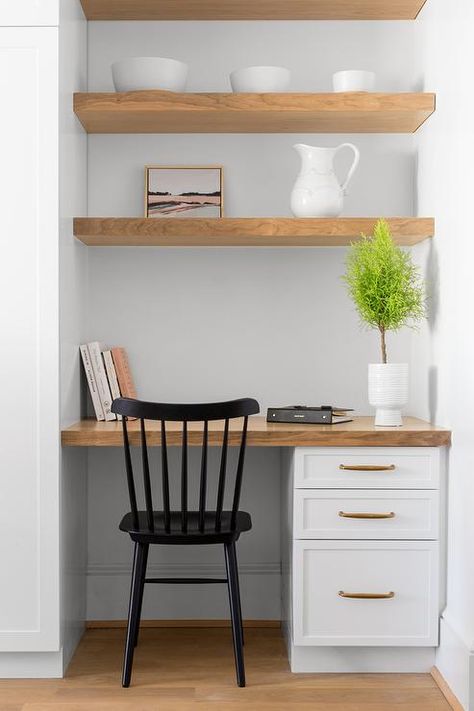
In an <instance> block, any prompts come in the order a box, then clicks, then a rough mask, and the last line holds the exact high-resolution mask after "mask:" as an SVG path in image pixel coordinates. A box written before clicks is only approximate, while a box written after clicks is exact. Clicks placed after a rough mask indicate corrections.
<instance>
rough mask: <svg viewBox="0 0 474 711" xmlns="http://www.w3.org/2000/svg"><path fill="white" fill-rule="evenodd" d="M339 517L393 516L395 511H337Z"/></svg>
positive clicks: (373, 517) (372, 517)
mask: <svg viewBox="0 0 474 711" xmlns="http://www.w3.org/2000/svg"><path fill="white" fill-rule="evenodd" d="M339 516H340V517H341V518H371V519H375V518H395V511H387V513H348V512H347V511H339Z"/></svg>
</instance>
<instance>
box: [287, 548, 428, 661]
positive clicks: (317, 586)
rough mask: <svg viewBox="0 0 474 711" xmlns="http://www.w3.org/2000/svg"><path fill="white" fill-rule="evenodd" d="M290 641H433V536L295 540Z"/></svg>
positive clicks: (372, 643) (390, 643) (393, 643)
mask: <svg viewBox="0 0 474 711" xmlns="http://www.w3.org/2000/svg"><path fill="white" fill-rule="evenodd" d="M293 556H294V557H293V570H294V589H295V591H297V592H296V594H295V597H294V641H295V644H301V645H332V646H338V647H339V646H344V645H360V646H391V647H394V646H426V645H431V646H434V645H436V644H437V643H438V546H437V544H436V543H434V542H432V541H423V542H421V541H419V542H414V541H396V542H395V541H385V542H381V541H370V542H367V541H365V542H360V541H295V543H294V554H293Z"/></svg>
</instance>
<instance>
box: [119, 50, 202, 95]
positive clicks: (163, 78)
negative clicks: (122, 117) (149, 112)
mask: <svg viewBox="0 0 474 711" xmlns="http://www.w3.org/2000/svg"><path fill="white" fill-rule="evenodd" d="M112 77H113V80H114V85H115V91H145V90H147V89H163V90H165V91H184V89H185V87H186V79H187V77H188V65H187V64H185V63H184V62H179V61H178V60H177V59H167V58H165V57H128V58H127V59H122V60H120V61H119V62H115V63H114V64H112Z"/></svg>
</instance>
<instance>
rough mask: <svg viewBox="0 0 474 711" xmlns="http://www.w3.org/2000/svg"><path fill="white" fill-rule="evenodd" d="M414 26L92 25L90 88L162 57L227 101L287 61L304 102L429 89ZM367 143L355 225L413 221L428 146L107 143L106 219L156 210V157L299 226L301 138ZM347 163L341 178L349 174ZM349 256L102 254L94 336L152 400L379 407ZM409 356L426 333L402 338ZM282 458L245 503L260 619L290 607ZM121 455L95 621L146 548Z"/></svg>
mask: <svg viewBox="0 0 474 711" xmlns="http://www.w3.org/2000/svg"><path fill="white" fill-rule="evenodd" d="M415 31H416V29H415V24H414V23H406V22H396V23H379V22H367V23H357V22H347V23H344V22H339V23H335V22H275V23H272V22H266V23H261V22H255V23H247V22H235V23H221V22H214V23H199V22H189V23H188V22H182V23H178V22H167V23H140V22H137V23H127V22H117V23H108V22H97V23H90V25H89V89H90V90H91V91H109V90H112V83H111V75H110V64H111V63H112V62H113V61H114V60H115V59H120V58H122V57H125V56H133V55H147V54H149V55H159V56H170V57H176V58H180V59H183V60H185V61H187V62H188V63H189V64H190V67H191V71H190V77H189V90H191V91H192V90H195V91H206V90H209V91H213V90H215V91H225V90H227V89H228V80H227V75H228V73H229V72H230V71H231V70H232V69H235V68H237V67H239V66H245V65H249V64H259V63H264V64H282V65H286V66H288V67H290V68H291V69H292V70H293V73H294V80H293V84H292V87H291V88H292V89H293V90H296V91H326V90H330V88H331V83H330V81H331V80H330V78H331V74H332V72H333V71H336V70H339V69H344V68H351V67H352V68H367V69H376V70H377V72H378V74H379V81H378V88H379V89H380V90H407V91H410V90H413V89H414V88H419V77H418V75H417V71H416V70H417V62H416V51H415V47H416V43H415ZM344 141H352V142H354V143H355V144H356V145H357V146H359V148H360V150H361V163H360V167H359V169H358V171H357V173H356V175H355V177H354V179H353V182H352V185H351V187H350V194H349V196H348V197H347V202H346V208H345V213H344V214H345V215H360V216H370V215H374V216H378V215H384V216H395V215H401V216H402V215H411V214H413V212H414V202H413V200H414V198H413V196H414V183H415V168H416V165H415V154H414V139H413V137H412V136H409V135H408V136H399V135H393V136H375V135H367V136H363V135H354V136H348V135H301V134H298V135H168V136H160V135H156V136H155V135H146V136H145V135H140V136H90V137H89V141H88V145H89V173H88V177H89V180H88V186H89V187H88V203H89V214H90V215H95V216H141V215H142V214H143V167H144V165H145V164H165V165H166V164H176V165H180V164H190V165H192V164H208V163H209V164H213V163H217V164H222V165H224V169H225V211H226V215H227V216H277V215H279V216H285V215H289V214H290V211H289V195H290V191H291V187H292V184H293V182H294V180H295V178H296V175H297V172H298V169H299V159H298V157H297V155H296V153H295V152H294V151H293V150H292V145H293V144H294V143H296V142H305V143H310V144H312V145H328V146H331V145H333V146H336V145H338V144H339V143H342V142H344ZM344 160H348V158H345V157H343V156H341V163H340V164H338V166H337V169H338V171H340V173H341V175H342V174H343V173H344V170H345V168H346V165H347V163H344ZM344 255H345V251H344V250H329V249H314V250H310V249H294V250H293V249H133V248H127V249H116V250H113V249H90V250H89V287H88V295H89V301H88V325H87V337H88V339H89V340H92V339H99V340H103V341H105V342H106V343H109V344H110V345H112V344H121V345H124V346H126V348H127V349H128V352H129V355H130V360H131V365H132V368H133V371H134V374H135V377H136V381H137V385H138V392H139V395H141V396H143V397H147V398H150V399H153V398H156V399H162V400H171V401H173V400H175V401H179V400H189V401H193V400H194V401H199V400H211V399H214V398H216V399H220V398H230V397H234V396H242V395H253V396H255V397H257V398H258V399H259V400H260V402H261V404H262V407H263V408H265V407H266V406H268V405H269V404H287V403H296V402H306V403H313V404H317V403H322V402H334V403H336V404H340V405H346V406H351V405H352V406H353V407H355V408H357V409H358V411H359V412H361V413H366V412H369V408H368V404H367V397H366V370H367V363H368V362H371V361H374V360H377V359H378V348H377V345H378V344H377V339H376V336H375V335H374V334H372V333H364V332H361V331H360V329H359V325H358V322H357V317H356V315H355V314H354V311H353V308H352V306H351V304H350V303H349V300H348V299H347V296H346V294H345V292H344V288H343V285H342V283H341V280H340V277H341V275H342V274H343V271H344ZM389 348H390V355H391V358H392V360H408V359H409V355H410V353H409V350H410V334H409V333H401V334H399V335H398V336H397V337H396V338H395V337H393V338H390V340H389ZM278 492H279V454H278V452H276V451H274V450H259V451H253V452H251V453H250V456H249V459H248V467H247V478H246V488H245V494H244V495H245V502H246V505H248V507H249V510H251V511H252V512H253V514H254V523H255V528H254V531H253V532H252V533H251V534H248V535H247V536H245V537H243V538H242V541H241V544H240V561H241V565H242V568H243V571H244V575H243V580H242V588H243V597H244V613H245V614H246V616H248V617H260V616H261V617H277V616H278V614H279V576H278V575H277V574H276V572H275V571H276V570H277V568H275V566H277V565H278V562H279V560H280V555H279V543H278V541H279V518H278V509H279V506H278V500H279V493H278ZM124 494H125V490H124V479H123V466H122V462H121V460H119V453H118V452H111V451H107V450H100V451H90V453H89V578H88V581H89V585H88V617H89V618H103V617H123V616H124V615H125V609H126V589H125V588H126V585H127V583H128V577H127V575H126V572H127V571H128V567H129V564H130V546H129V544H128V542H127V540H126V537H125V536H123V535H121V534H119V533H118V532H117V528H116V527H117V523H118V520H119V518H120V516H121V514H122V513H123V511H124V507H125V505H126V504H125V499H124ZM174 553H175V551H171V553H170V552H169V551H156V553H155V557H154V558H153V565H155V566H165V569H167V568H166V566H169V565H180V566H181V565H183V566H184V565H185V564H186V563H187V562H189V561H190V560H192V563H193V565H195V566H198V567H199V566H204V567H205V568H206V569H207V570H211V568H209V566H211V567H212V566H213V565H217V564H218V561H219V560H220V559H219V556H218V553H217V552H215V551H214V552H212V551H203V552H201V553H196V552H195V551H193V553H192V559H188V558H187V557H186V556H187V555H188V554H187V552H186V551H184V552H183V551H180V552H179V556H177V557H176V559H175V557H174V555H173V556H172V555H171V554H174ZM154 598H155V600H154V602H152V595H151V594H150V596H149V598H148V599H147V601H146V605H145V614H146V615H147V616H150V617H171V618H173V617H179V616H183V617H222V616H224V615H225V614H226V607H225V606H224V603H225V598H224V595H223V592H222V591H221V590H218V589H215V588H213V589H211V590H209V591H206V593H205V595H202V593H201V594H197V593H196V595H195V596H194V595H189V594H186V591H182V590H169V591H165V592H163V591H162V590H159V591H158V592H157V594H155V596H154Z"/></svg>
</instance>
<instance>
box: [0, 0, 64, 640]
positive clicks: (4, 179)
mask: <svg viewBox="0 0 474 711" xmlns="http://www.w3.org/2000/svg"><path fill="white" fill-rule="evenodd" d="M9 4H10V5H15V4H16V3H9ZM57 52H58V30H57V28H50V27H48V28H16V27H15V28H13V27H12V28H8V29H7V28H1V29H0V93H1V96H2V110H1V112H0V128H1V130H0V155H1V164H0V191H1V195H2V211H1V215H0V240H1V250H2V258H1V259H0V303H1V304H2V308H1V309H0V333H1V335H2V337H1V340H0V362H1V363H2V366H1V368H0V392H1V393H2V407H1V409H0V437H1V439H2V442H1V459H2V477H1V479H0V508H1V511H2V515H1V517H0V560H1V562H2V571H3V574H4V576H5V577H4V582H3V584H2V586H1V587H0V651H2V650H6V651H36V650H41V651H52V650H57V649H58V645H59V595H58V588H59V584H58V576H59V561H58V550H59V541H58V529H59V526H58V516H59V494H58V482H59V476H58V456H59V420H58V400H59V397H58V392H59V391H58V224H57V223H58V196H57V195H58V193H57V182H58V181H57V170H58V168H57V163H58V154H57V152H58V125H57V124H58V117H57V116H58V79H57V76H58V63H57Z"/></svg>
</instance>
